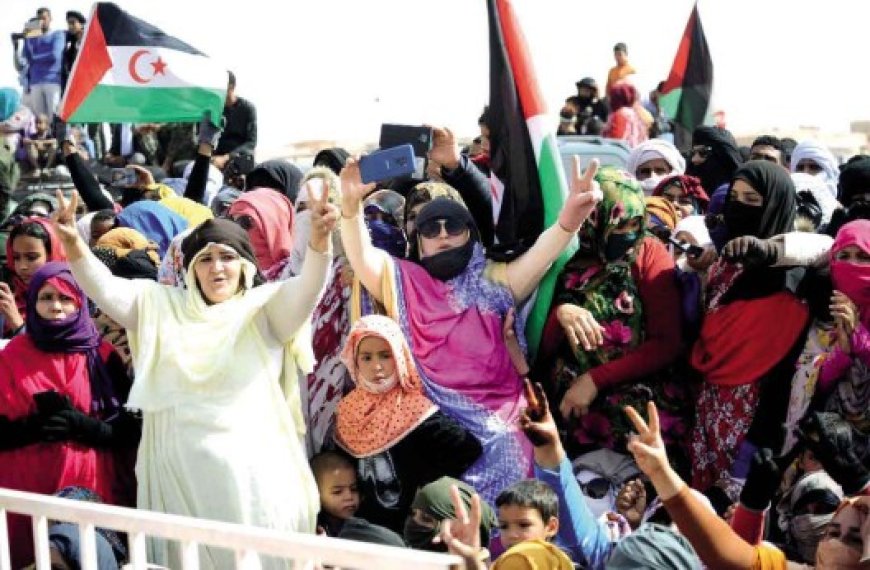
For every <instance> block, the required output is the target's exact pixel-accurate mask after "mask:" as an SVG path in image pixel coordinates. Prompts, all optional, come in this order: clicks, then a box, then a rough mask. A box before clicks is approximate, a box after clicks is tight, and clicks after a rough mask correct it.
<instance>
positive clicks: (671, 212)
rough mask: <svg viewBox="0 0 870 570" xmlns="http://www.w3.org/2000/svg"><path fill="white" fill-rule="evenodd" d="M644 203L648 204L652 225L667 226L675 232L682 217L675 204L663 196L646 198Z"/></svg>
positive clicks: (647, 209)
mask: <svg viewBox="0 0 870 570" xmlns="http://www.w3.org/2000/svg"><path fill="white" fill-rule="evenodd" d="M644 202H645V203H646V213H647V214H648V215H649V222H650V223H651V224H652V225H660V226H665V227H666V228H668V229H669V230H671V232H673V231H674V228H675V227H676V226H677V220H678V219H679V217H680V214H679V213H678V212H677V208H676V207H675V206H674V204H673V202H671V201H670V200H667V199H665V198H662V197H661V196H647V197H646V198H644Z"/></svg>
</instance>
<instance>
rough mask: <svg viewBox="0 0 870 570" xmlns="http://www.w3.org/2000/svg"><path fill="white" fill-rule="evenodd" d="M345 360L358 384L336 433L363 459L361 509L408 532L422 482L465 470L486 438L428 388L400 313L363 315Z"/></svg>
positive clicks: (366, 515)
mask: <svg viewBox="0 0 870 570" xmlns="http://www.w3.org/2000/svg"><path fill="white" fill-rule="evenodd" d="M342 361H343V362H344V364H345V365H346V366H347V369H348V371H349V372H350V376H351V378H352V379H353V381H354V383H355V384H356V388H354V389H353V390H352V391H351V392H350V393H348V394H347V395H346V396H345V397H344V398H343V399H342V400H341V402H340V403H339V405H338V411H337V413H336V425H335V440H336V443H337V444H338V446H339V447H340V448H341V449H343V450H344V451H346V452H347V453H349V454H350V455H351V456H352V457H354V458H355V459H356V464H357V469H358V471H359V490H360V494H361V497H362V505H361V507H360V510H359V511H358V512H357V516H358V517H360V518H364V519H366V520H368V521H369V522H371V523H374V524H378V525H382V526H385V527H387V528H389V529H391V530H394V531H396V532H398V533H401V532H402V526H403V524H404V522H405V518H406V517H407V514H408V512H409V511H410V507H411V503H412V501H413V499H414V494H415V493H416V492H417V489H418V488H419V487H422V486H424V485H426V484H427V483H430V482H432V481H435V480H436V479H439V478H440V477H442V476H445V475H447V476H450V477H459V476H460V475H462V474H463V473H464V472H465V471H466V469H468V468H469V467H470V466H471V465H472V464H473V463H474V462H475V461H476V460H477V458H478V457H479V456H480V455H481V452H482V450H481V446H480V442H478V441H477V439H475V438H474V436H472V435H471V434H470V433H468V432H467V431H466V430H465V429H464V428H462V427H461V426H460V425H459V424H458V423H457V422H456V421H454V420H453V419H451V418H449V417H447V416H446V415H444V414H443V413H442V412H441V411H440V410H439V409H438V408H437V406H435V404H434V403H432V401H431V400H429V398H427V397H426V395H425V394H424V393H423V386H422V383H421V382H420V377H419V375H418V374H417V368H416V366H415V364H414V359H413V356H412V355H411V349H410V348H409V347H408V344H407V342H406V341H405V338H404V337H403V336H402V331H401V329H400V328H399V325H398V324H397V323H396V322H395V321H393V320H392V319H389V318H387V317H384V316H381V315H369V316H366V317H363V318H361V319H360V320H358V321H357V322H356V323H355V324H354V325H353V328H352V329H351V331H350V335H349V336H348V339H347V343H346V344H345V346H344V350H343V352H342Z"/></svg>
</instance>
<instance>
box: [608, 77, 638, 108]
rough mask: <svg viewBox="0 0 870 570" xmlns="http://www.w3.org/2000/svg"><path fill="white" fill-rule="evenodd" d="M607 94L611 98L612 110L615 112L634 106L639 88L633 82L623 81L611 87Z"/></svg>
mask: <svg viewBox="0 0 870 570" xmlns="http://www.w3.org/2000/svg"><path fill="white" fill-rule="evenodd" d="M607 96H608V98H609V100H610V112H614V111H618V110H619V109H621V108H623V107H631V106H633V105H634V102H635V101H637V89H636V88H635V86H634V85H632V84H631V83H628V82H627V81H623V82H620V83H617V84H616V85H614V86H613V87H611V88H610V93H608V94H607Z"/></svg>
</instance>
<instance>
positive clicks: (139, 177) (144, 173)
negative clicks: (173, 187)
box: [127, 164, 156, 188]
mask: <svg viewBox="0 0 870 570" xmlns="http://www.w3.org/2000/svg"><path fill="white" fill-rule="evenodd" d="M127 168H132V169H133V170H135V171H136V186H137V187H138V188H147V187H148V186H151V185H153V184H156V182H155V181H154V175H153V174H151V171H150V170H148V169H147V168H145V167H144V166H139V165H138V164H128V165H127Z"/></svg>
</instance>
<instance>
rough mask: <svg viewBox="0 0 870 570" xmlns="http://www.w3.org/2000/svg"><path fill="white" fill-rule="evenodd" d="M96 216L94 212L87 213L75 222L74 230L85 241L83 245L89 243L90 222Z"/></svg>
mask: <svg viewBox="0 0 870 570" xmlns="http://www.w3.org/2000/svg"><path fill="white" fill-rule="evenodd" d="M96 215H97V213H96V212H88V213H87V214H85V215H84V216H82V217H81V218H79V221H77V222H76V229H77V230H78V232H79V235H80V236H82V239H83V240H85V243H91V222H92V221H93V220H94V216H96Z"/></svg>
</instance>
